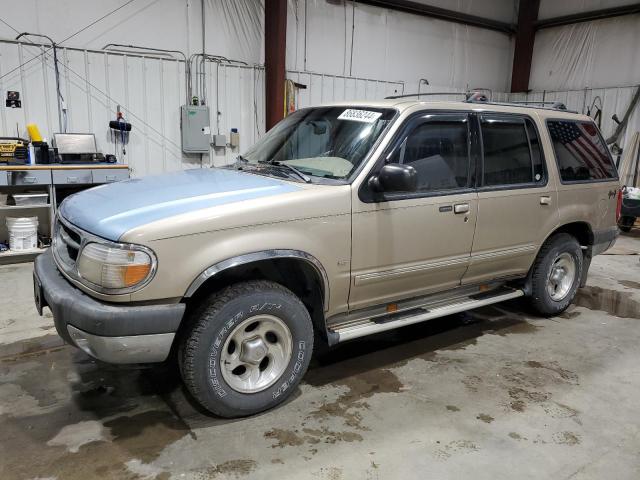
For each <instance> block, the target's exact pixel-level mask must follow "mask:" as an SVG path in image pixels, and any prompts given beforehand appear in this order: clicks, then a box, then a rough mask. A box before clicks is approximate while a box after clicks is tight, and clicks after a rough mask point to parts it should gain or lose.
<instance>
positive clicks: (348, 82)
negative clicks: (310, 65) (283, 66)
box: [287, 70, 404, 108]
mask: <svg viewBox="0 0 640 480" xmlns="http://www.w3.org/2000/svg"><path fill="white" fill-rule="evenodd" d="M287 78H288V79H290V80H293V81H295V82H297V83H300V84H302V85H306V87H307V88H305V89H300V90H298V97H297V105H296V106H297V108H303V107H308V106H313V105H320V104H322V103H328V102H341V101H348V100H354V101H358V100H382V99H383V98H385V97H388V96H390V95H401V94H402V93H404V84H403V83H402V82H388V81H385V80H375V79H371V78H361V77H345V76H342V75H327V74H322V73H313V72H301V71H295V70H289V71H287Z"/></svg>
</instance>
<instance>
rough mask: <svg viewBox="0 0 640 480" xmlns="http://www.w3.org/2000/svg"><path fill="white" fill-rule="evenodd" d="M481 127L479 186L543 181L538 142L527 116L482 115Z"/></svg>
mask: <svg viewBox="0 0 640 480" xmlns="http://www.w3.org/2000/svg"><path fill="white" fill-rule="evenodd" d="M481 128H482V146H483V154H484V162H483V172H482V185H483V186H487V187H491V186H506V185H522V184H532V183H533V184H535V183H540V182H543V181H544V171H543V167H542V153H541V151H540V142H539V141H538V135H537V132H536V129H535V128H534V126H533V124H532V123H531V121H530V120H528V119H525V118H519V117H505V116H503V117H501V116H487V115H483V116H482V118H481Z"/></svg>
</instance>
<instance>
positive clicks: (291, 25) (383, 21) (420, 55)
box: [287, 0, 514, 90]
mask: <svg viewBox="0 0 640 480" xmlns="http://www.w3.org/2000/svg"><path fill="white" fill-rule="evenodd" d="M426 3H429V2H426ZM437 3H438V2H437ZM440 3H441V4H442V5H440ZM438 6H442V7H445V8H450V9H455V10H459V11H464V12H466V13H472V14H478V15H484V16H489V17H494V16H495V17H496V18H499V19H501V20H503V21H511V20H510V19H512V18H513V16H514V12H513V3H512V2H510V1H509V2H507V1H483V2H471V1H457V2H439V3H438ZM494 13H495V15H494ZM352 38H353V41H352ZM352 45H353V55H352V54H351V52H352ZM511 58H512V42H511V39H510V37H509V36H507V35H505V34H502V33H498V32H494V31H489V30H485V29H481V28H476V27H469V26H465V25H460V24H455V23H451V22H446V21H442V20H435V19H431V18H428V17H424V16H419V15H412V14H407V13H403V12H397V11H393V10H389V9H385V8H379V7H372V6H368V5H363V4H359V3H354V2H350V1H342V2H341V1H331V2H329V1H327V0H289V14H288V28H287V68H289V69H291V70H310V71H317V72H324V73H327V74H335V75H343V76H360V77H370V78H379V79H384V80H387V81H403V82H404V83H405V84H406V85H407V90H415V89H416V88H417V82H418V80H419V79H420V78H428V79H429V81H430V82H431V83H433V84H438V85H451V86H455V87H460V88H466V87H467V86H474V85H478V84H481V85H482V86H484V87H488V88H492V89H495V90H506V89H507V86H508V82H509V78H510V73H511Z"/></svg>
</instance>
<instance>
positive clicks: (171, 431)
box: [104, 411, 189, 463]
mask: <svg viewBox="0 0 640 480" xmlns="http://www.w3.org/2000/svg"><path fill="white" fill-rule="evenodd" d="M104 426H105V427H107V428H109V429H110V431H111V436H112V437H113V442H114V443H116V444H117V445H119V446H121V447H124V448H126V450H127V451H128V452H129V453H130V454H131V456H132V457H133V458H137V459H140V460H141V461H142V462H144V463H149V462H150V461H152V460H154V459H155V458H156V457H157V456H158V454H159V453H160V451H162V449H163V448H164V447H165V446H167V445H169V444H171V443H173V442H175V441H176V440H179V439H180V438H182V437H184V436H185V435H187V434H188V431H189V429H188V428H187V427H186V426H185V425H184V423H183V422H182V421H180V420H179V419H177V418H176V417H175V416H174V415H173V414H172V413H171V412H167V411H150V412H144V413H139V414H137V415H131V416H126V415H125V416H122V417H118V418H116V419H114V420H110V421H108V422H105V423H104Z"/></svg>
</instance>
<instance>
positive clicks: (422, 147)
mask: <svg viewBox="0 0 640 480" xmlns="http://www.w3.org/2000/svg"><path fill="white" fill-rule="evenodd" d="M388 163H398V164H401V165H410V166H412V167H413V168H415V170H416V172H417V173H418V192H439V191H446V190H458V189H461V188H466V187H467V186H468V184H469V132H468V122H467V121H465V119H463V118H459V119H451V118H447V117H446V116H442V118H438V117H437V116H433V117H432V118H430V119H429V120H427V121H425V122H423V123H420V124H418V125H416V126H415V127H414V128H413V129H412V130H411V131H410V132H409V133H408V134H407V135H406V136H405V138H404V139H403V140H402V142H401V143H400V145H399V146H398V147H397V148H396V149H395V151H394V152H393V153H392V155H391V157H390V158H389V160H388Z"/></svg>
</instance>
